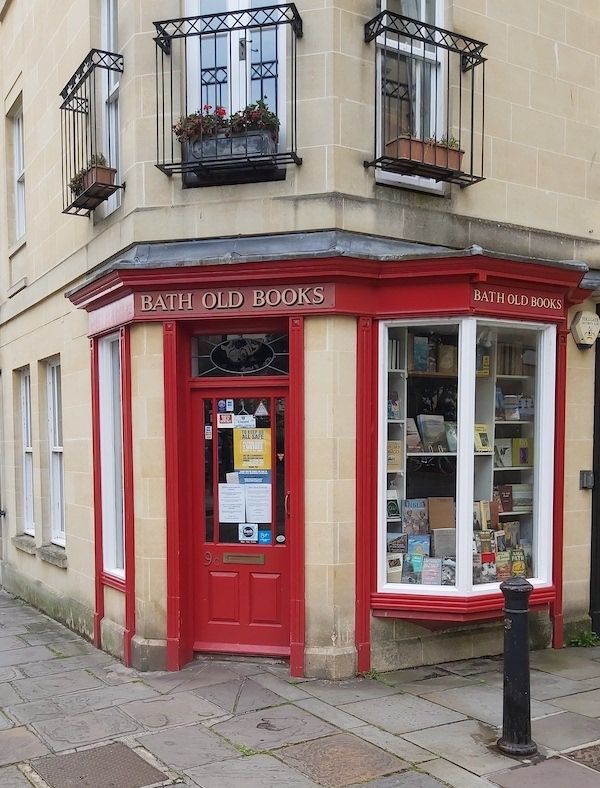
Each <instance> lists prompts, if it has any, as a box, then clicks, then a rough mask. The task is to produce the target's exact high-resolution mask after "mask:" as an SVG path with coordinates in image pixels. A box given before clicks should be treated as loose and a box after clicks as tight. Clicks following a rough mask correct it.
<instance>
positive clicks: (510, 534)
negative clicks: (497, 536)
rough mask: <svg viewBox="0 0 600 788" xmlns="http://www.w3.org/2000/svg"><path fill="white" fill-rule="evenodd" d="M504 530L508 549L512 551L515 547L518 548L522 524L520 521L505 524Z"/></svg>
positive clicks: (503, 525)
mask: <svg viewBox="0 0 600 788" xmlns="http://www.w3.org/2000/svg"><path fill="white" fill-rule="evenodd" d="M502 528H503V529H504V541H505V544H506V549H507V550H510V549H511V548H513V547H517V546H518V544H519V538H520V536H521V523H520V522H519V521H518V520H510V521H509V522H507V523H503V524H502Z"/></svg>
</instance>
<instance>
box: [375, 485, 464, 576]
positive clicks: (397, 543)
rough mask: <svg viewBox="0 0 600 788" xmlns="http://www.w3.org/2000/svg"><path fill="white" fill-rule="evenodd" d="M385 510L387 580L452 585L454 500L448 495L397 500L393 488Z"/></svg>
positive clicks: (454, 568)
mask: <svg viewBox="0 0 600 788" xmlns="http://www.w3.org/2000/svg"><path fill="white" fill-rule="evenodd" d="M387 513H388V530H387V532H386V538H387V545H386V546H387V558H386V570H387V574H386V579H387V582H388V583H403V584H413V585H414V584H420V585H454V584H455V582H456V514H455V504H454V499H453V498H450V497H439V498H434V497H432V498H405V499H399V498H398V497H397V491H396V490H388V491H387ZM390 514H391V515H392V516H391V517H390Z"/></svg>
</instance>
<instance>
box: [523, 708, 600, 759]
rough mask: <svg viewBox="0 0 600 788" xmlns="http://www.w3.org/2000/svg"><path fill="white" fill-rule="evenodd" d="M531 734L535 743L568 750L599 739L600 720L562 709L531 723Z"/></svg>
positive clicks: (554, 748) (559, 749)
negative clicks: (562, 710)
mask: <svg viewBox="0 0 600 788" xmlns="http://www.w3.org/2000/svg"><path fill="white" fill-rule="evenodd" d="M531 734H532V737H533V740H534V741H535V742H537V744H543V745H544V746H545V747H549V748H550V749H552V750H557V751H561V750H568V749H570V748H572V747H577V746H578V745H580V744H588V743H589V742H593V741H598V740H599V739H600V720H598V719H592V718H591V717H586V716H585V715H583V714H575V713H574V712H571V711H564V712H561V713H559V714H555V715H553V716H552V717H544V718H543V719H541V720H535V721H534V722H532V723H531Z"/></svg>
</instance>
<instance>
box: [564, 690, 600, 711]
mask: <svg viewBox="0 0 600 788" xmlns="http://www.w3.org/2000/svg"><path fill="white" fill-rule="evenodd" d="M552 702H553V704H554V705H555V706H559V707H560V708H561V709H567V710H568V711H574V712H576V713H577V714H585V716H586V717H600V689H596V690H590V692H578V693H576V694H575V695H568V696H567V697H565V698H556V699H555V700H553V701H552Z"/></svg>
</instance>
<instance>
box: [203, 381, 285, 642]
mask: <svg viewBox="0 0 600 788" xmlns="http://www.w3.org/2000/svg"><path fill="white" fill-rule="evenodd" d="M286 402H287V392H286V390H285V389H283V388H282V387H281V386H277V387H276V388H275V387H273V388H271V389H269V388H267V387H266V386H265V385H264V384H263V385H262V386H261V387H260V388H258V387H252V386H248V387H247V388H244V389H240V388H239V387H238V388H236V389H235V390H234V391H231V390H229V389H227V390H221V389H218V390H213V391H210V392H208V391H206V392H205V391H195V392H193V395H192V415H193V422H192V423H193V427H192V429H193V446H194V450H193V460H192V462H193V468H192V472H193V488H192V489H193V491H194V492H193V521H194V531H195V560H194V564H195V577H196V581H195V582H196V600H197V602H196V634H195V648H196V649H197V650H213V651H229V652H243V653H253V652H254V653H273V654H285V653H288V652H289V644H290V635H289V609H290V601H289V549H288V542H289V533H288V531H289V522H288V516H287V511H286V503H287V498H288V495H289V493H288V485H287V479H286V462H285V460H286V429H285V409H286Z"/></svg>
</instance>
